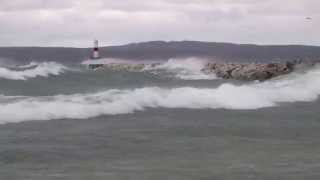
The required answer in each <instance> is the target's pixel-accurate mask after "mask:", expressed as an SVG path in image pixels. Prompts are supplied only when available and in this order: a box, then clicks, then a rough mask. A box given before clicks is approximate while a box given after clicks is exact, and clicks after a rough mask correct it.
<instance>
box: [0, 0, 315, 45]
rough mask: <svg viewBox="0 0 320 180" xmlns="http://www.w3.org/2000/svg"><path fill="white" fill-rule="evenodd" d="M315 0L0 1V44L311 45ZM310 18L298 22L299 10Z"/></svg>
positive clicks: (313, 32) (300, 15) (300, 19)
mask: <svg viewBox="0 0 320 180" xmlns="http://www.w3.org/2000/svg"><path fill="white" fill-rule="evenodd" d="M319 5H320V2H319V1H318V0H282V1H281V2H280V1H278V0H265V1H260V0H153V1H150V0H121V1H120V0H90V1H88V0H54V1H52V0H23V1H21V0H0V27H1V28H0V45H1V46H8V45H10V46H11V45H12V46H19V45H41V46H88V45H90V43H91V40H92V39H93V38H99V39H100V40H101V41H102V43H103V42H105V45H110V44H122V43H128V42H133V41H148V40H203V41H228V42H237V43H260V44H292V43H294V44H295V43H299V44H318V45H320V43H319V42H317V40H316V39H317V36H318V35H317V30H318V29H319V27H320V21H319V19H320V15H319V11H318V8H317V7H319ZM307 16H311V17H313V20H312V21H306V19H305V17H307Z"/></svg>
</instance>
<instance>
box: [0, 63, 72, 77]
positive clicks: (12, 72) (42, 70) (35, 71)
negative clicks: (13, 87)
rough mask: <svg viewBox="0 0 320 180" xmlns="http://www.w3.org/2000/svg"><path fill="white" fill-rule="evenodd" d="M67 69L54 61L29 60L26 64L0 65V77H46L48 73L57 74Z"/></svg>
mask: <svg viewBox="0 0 320 180" xmlns="http://www.w3.org/2000/svg"><path fill="white" fill-rule="evenodd" d="M65 70H67V67H65V66H63V65H62V64H59V63H56V62H43V63H35V62H31V63H30V64H28V65H23V66H17V67H14V68H8V67H0V78H2V79H10V80H27V79H30V78H35V77H39V76H42V77H48V76H49V75H59V74H61V73H63V72H65Z"/></svg>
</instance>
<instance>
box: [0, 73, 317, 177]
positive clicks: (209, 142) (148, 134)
mask: <svg viewBox="0 0 320 180" xmlns="http://www.w3.org/2000/svg"><path fill="white" fill-rule="evenodd" d="M300 76H306V77H307V78H309V79H312V82H310V83H306V84H303V87H301V88H300V86H296V84H293V85H292V84H290V83H288V82H291V81H293V82H300V81H298V80H299V78H300ZM318 79H320V78H319V77H316V76H314V74H311V75H310V74H309V75H308V74H307V75H297V76H293V77H286V78H285V79H282V80H281V79H280V80H279V81H278V80H276V82H272V83H271V84H269V83H268V82H263V83H261V84H262V85H261V87H260V85H259V83H258V86H257V87H256V86H255V85H252V84H254V83H243V82H232V81H224V80H217V79H216V80H205V79H203V80H181V79H177V78H169V77H163V76H161V75H154V74H148V73H147V74H146V73H145V72H143V73H128V72H113V73H112V72H87V71H82V72H73V71H72V72H66V73H64V74H60V75H49V77H36V78H28V79H27V80H12V79H8V78H2V79H1V80H0V84H1V87H0V94H2V96H3V97H2V99H1V98H0V100H1V101H0V105H1V107H0V108H1V109H2V110H1V109H0V116H1V117H0V120H1V125H0V179H1V180H2V179H4V180H15V179H19V180H20V179H22V180H56V179H59V180H60V179H63V180H64V179H66V180H88V179H92V180H100V179H104V180H105V179H108V180H109V179H110V180H113V179H114V180H118V179H120V180H122V179H123V180H126V179H129V180H131V179H134V180H143V179H146V180H149V179H151V180H167V179H168V180H171V179H172V180H213V179H234V180H239V179H244V180H247V179H254V180H256V179H266V180H270V179H281V180H301V179H308V180H309V179H314V180H317V179H320V171H319V170H320V108H319V107H320V101H319V100H318V99H317V97H318V93H319V92H320V91H318V90H319V89H318V86H319V85H320V84H317V83H318V82H319V81H318ZM302 80H304V81H303V82H306V81H305V79H302ZM301 82H302V81H301ZM225 84H233V85H234V86H226V87H227V88H225V89H223V88H222V89H219V87H221V85H225ZM275 84H277V85H278V84H281V86H280V87H282V89H285V90H286V91H282V90H279V86H276V87H277V88H278V89H277V88H276V87H274V86H275ZM282 84H285V85H284V86H282ZM269 86H270V87H271V88H270V89H269ZM144 87H158V88H166V89H176V90H178V92H179V91H181V94H183V93H190V95H189V96H190V97H191V98H190V99H188V98H189V97H188V96H181V97H179V98H177V99H175V97H171V96H169V97H167V94H166V93H167V92H166V91H164V92H162V91H160V92H159V93H160V94H161V97H162V96H163V98H164V102H162V101H161V100H158V99H157V98H155V99H152V100H149V98H153V96H155V95H157V93H156V94H152V96H151V95H148V93H151V92H152V89H151V90H148V91H143V92H144V93H145V94H143V93H142V94H143V95H141V94H140V93H137V94H132V93H131V90H132V89H141V88H144ZM179 87H192V88H195V89H191V90H190V89H179ZM239 87H241V88H239ZM319 87H320V86H319ZM177 88H178V89H177ZM230 88H231V89H232V91H231V92H229V90H230ZM110 89H122V90H130V91H129V92H126V93H123V92H121V93H120V94H121V95H125V97H126V98H128V99H127V101H125V102H123V101H120V100H119V98H122V96H121V97H118V96H114V94H108V93H106V94H103V96H98V100H97V99H95V98H93V97H91V96H89V97H87V96H85V97H83V94H86V93H96V92H101V91H107V92H108V91H109V90H110ZM197 89H201V91H197ZM212 89H213V90H215V89H218V91H211V90H212ZM301 89H305V91H301ZM243 90H245V91H243ZM155 91H157V90H156V89H155ZM207 91H208V92H210V93H211V92H215V93H217V94H218V95H219V96H217V97H214V98H212V97H211V96H210V95H207V93H206V92H207ZM239 91H241V92H239ZM265 91H266V92H265ZM247 92H249V93H247ZM283 92H286V95H287V97H283ZM291 92H292V93H291ZM122 93H123V94H122ZM312 93H313V94H312ZM61 94H63V95H74V94H78V95H76V98H70V97H69V96H62V97H60V96H58V95H61ZM241 94H243V96H244V97H242V98H240V97H237V96H239V95H241ZM252 94H254V96H251V95H252ZM173 95H176V96H179V93H178V94H173ZM232 95H234V96H232ZM261 95H264V96H265V97H260V96H261ZM19 96H23V97H19ZM43 96H46V98H45V99H41V97H43ZM51 96H58V97H54V98H52V97H51ZM110 96H114V97H112V98H110ZM231 96H232V97H231ZM204 97H207V98H204ZM220 97H222V98H220ZM225 97H226V99H225V101H224V99H223V98H225ZM228 97H231V99H229V98H228ZM275 97H277V98H279V99H282V101H281V102H277V101H276V100H275ZM313 97H314V98H313ZM28 98H31V100H30V99H29V100H28ZM39 98H40V99H39ZM92 98H93V100H92ZM99 98H102V99H100V101H101V102H100V101H99ZM47 99H49V100H47ZM57 99H58V100H57ZM88 99H89V100H88ZM141 99H142V100H143V101H140V100H141ZM207 99H208V101H206V100H207ZM233 99H237V100H239V101H235V102H234V101H232V100H233ZM184 100H188V101H187V102H189V104H192V105H193V106H189V105H188V104H187V105H186V104H183V103H182V104H179V103H178V104H176V103H177V101H181V102H184ZM200 100H201V101H200ZM212 100H216V101H217V102H216V103H213V104H210V103H212ZM60 101H62V102H64V103H70V102H71V103H72V104H69V105H66V107H60V106H63V104H64V103H62V104H61V103H60ZM109 101H110V103H109ZM255 101H257V102H260V101H261V104H266V102H269V101H270V102H276V104H274V105H270V106H269V105H268V106H266V107H256V108H254V106H255V105H256V103H253V102H255ZM300 101H304V102H300ZM113 102H116V105H114V104H113ZM52 103H53V104H52ZM55 103H56V104H57V105H55ZM86 103H88V104H90V106H87V105H86ZM117 103H120V105H119V104H117ZM252 103H253V104H252ZM128 104H129V105H128ZM132 104H134V105H132ZM137 104H139V106H138V105H137ZM247 104H252V105H251V106H250V107H249V106H247ZM28 105H30V107H28ZM49 105H50V106H49ZM118 105H119V106H118ZM172 105H174V107H173V106H172ZM258 105H259V103H258ZM42 106H44V107H46V108H44V109H41V107H42ZM70 106H71V107H72V108H70ZM105 106H108V107H107V108H109V106H110V108H114V107H119V108H122V107H127V108H132V107H136V106H138V107H140V106H141V107H144V108H143V109H135V110H134V112H129V111H128V109H127V108H125V109H124V110H123V111H119V113H116V114H110V112H109V111H106V110H104V109H102V108H103V107H105ZM47 107H50V108H52V109H53V110H47ZM229 107H230V108H229ZM11 108H14V109H11ZM30 108H31V109H32V108H34V111H30ZM64 108H65V109H67V110H68V111H70V112H66V113H65V114H63V113H62V114H61V112H60V111H61V109H64ZM86 108H88V109H90V110H88V113H89V112H90V113H92V116H89V117H85V116H84V117H79V116H77V114H81V112H86ZM32 112H34V113H38V114H32ZM72 112H75V114H76V115H75V114H73V113H72ZM99 113H100V114H99ZM19 114H20V115H21V114H22V115H23V117H20V116H19ZM85 114H86V113H84V115H85ZM37 115H39V117H40V118H39V117H37ZM58 115H59V116H58ZM58 117H65V118H58ZM33 119H34V120H33Z"/></svg>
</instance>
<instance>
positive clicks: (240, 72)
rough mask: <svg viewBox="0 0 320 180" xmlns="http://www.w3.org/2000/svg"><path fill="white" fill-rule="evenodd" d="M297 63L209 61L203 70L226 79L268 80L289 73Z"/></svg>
mask: <svg viewBox="0 0 320 180" xmlns="http://www.w3.org/2000/svg"><path fill="white" fill-rule="evenodd" d="M295 65H296V63H292V62H285V63H243V64H242V63H224V62H222V63H218V62H216V63H208V64H207V65H206V66H205V67H204V68H203V69H202V71H203V72H204V73H206V74H212V73H214V74H216V75H217V76H218V77H220V78H224V79H236V80H246V81H250V80H260V81H263V80H267V79H271V78H274V77H277V76H280V75H284V74H288V73H290V72H292V71H293V70H294V68H295Z"/></svg>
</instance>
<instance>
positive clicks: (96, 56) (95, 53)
mask: <svg viewBox="0 0 320 180" xmlns="http://www.w3.org/2000/svg"><path fill="white" fill-rule="evenodd" d="M99 58H100V54H99V41H98V40H94V47H93V52H92V59H99Z"/></svg>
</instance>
